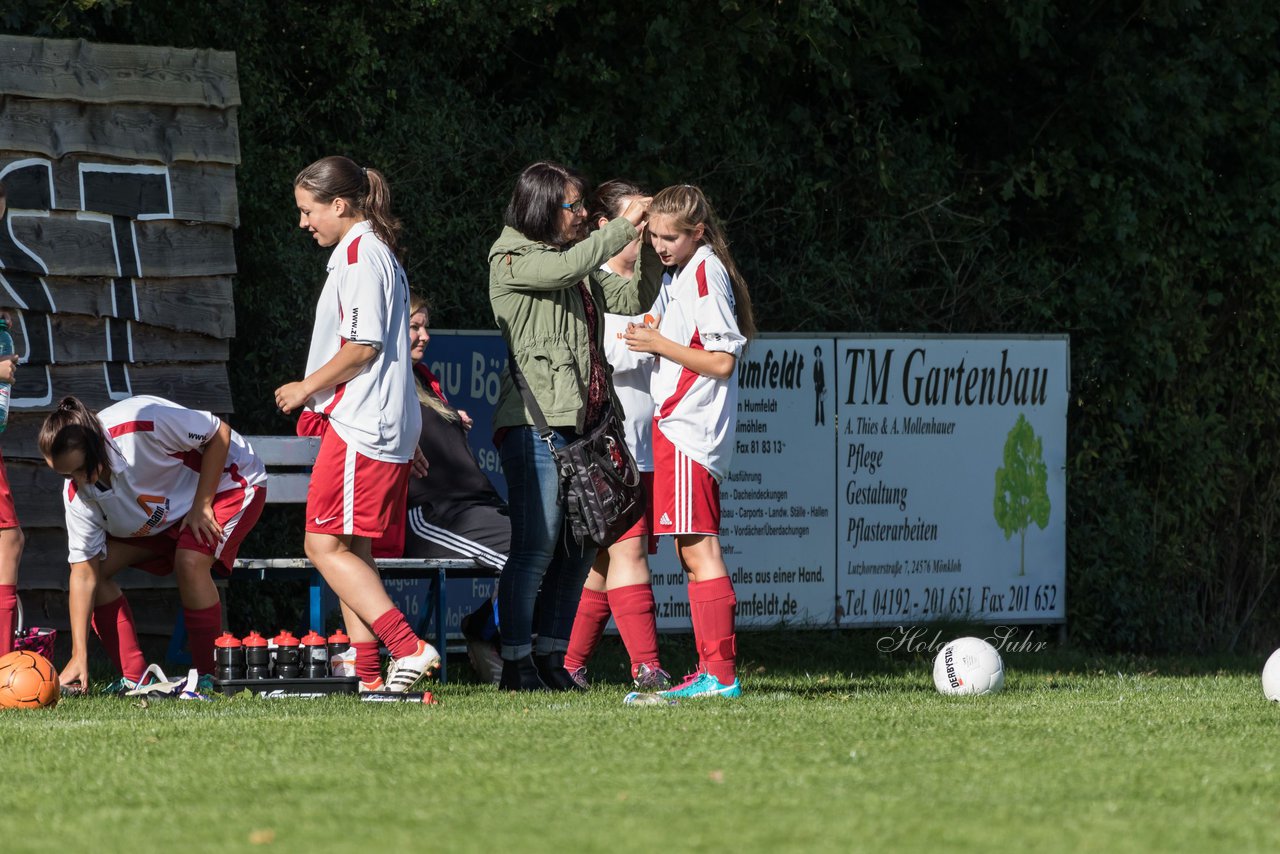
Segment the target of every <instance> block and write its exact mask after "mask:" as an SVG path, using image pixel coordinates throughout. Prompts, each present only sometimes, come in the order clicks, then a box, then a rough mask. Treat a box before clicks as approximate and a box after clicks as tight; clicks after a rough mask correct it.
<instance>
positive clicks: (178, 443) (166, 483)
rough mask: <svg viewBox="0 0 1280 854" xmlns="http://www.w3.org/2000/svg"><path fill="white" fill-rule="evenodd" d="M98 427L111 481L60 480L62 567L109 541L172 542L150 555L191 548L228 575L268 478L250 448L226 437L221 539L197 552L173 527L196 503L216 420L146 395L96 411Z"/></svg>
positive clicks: (217, 506) (101, 550)
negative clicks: (79, 482)
mask: <svg viewBox="0 0 1280 854" xmlns="http://www.w3.org/2000/svg"><path fill="white" fill-rule="evenodd" d="M98 421H99V422H100V423H101V424H102V427H103V430H104V431H105V432H106V434H107V436H108V437H109V441H108V442H107V458H108V465H109V467H110V469H111V477H110V483H109V485H107V486H106V487H103V486H100V485H99V484H87V485H86V486H85V487H83V488H80V489H78V488H76V486H75V484H74V483H73V482H72V481H71V480H70V479H68V480H67V482H66V487H65V489H64V490H63V506H64V508H65V511H66V524H67V544H68V555H67V560H68V562H69V563H83V562H85V561H89V560H92V559H93V558H95V557H99V556H101V555H104V554H106V552H107V549H108V542H107V541H108V538H110V539H112V540H126V541H129V540H138V541H142V542H145V541H146V538H148V537H162V538H163V539H164V540H172V541H174V542H173V543H162V542H161V541H160V540H157V541H155V543H156V548H154V549H152V550H153V551H156V552H158V553H163V552H167V553H169V554H171V553H172V550H173V548H174V546H175V545H176V547H178V548H186V547H192V548H194V549H195V550H198V551H201V552H203V553H205V554H211V555H213V557H214V558H215V560H216V561H217V562H218V563H219V564H222V568H223V569H224V570H228V571H229V567H230V565H231V563H232V562H233V561H234V559H235V551H236V549H238V547H239V544H240V542H241V541H242V540H243V539H244V536H245V535H246V534H247V533H248V531H249V529H250V528H251V527H252V526H253V522H254V521H256V520H257V516H258V513H260V512H261V507H262V503H263V502H264V501H265V500H266V493H265V486H266V479H267V473H266V469H265V467H264V466H263V464H262V460H261V459H259V458H258V456H257V455H256V454H254V452H253V448H251V447H250V446H249V444H248V443H247V442H245V440H244V438H243V437H241V436H240V434H238V433H236V432H235V431H234V430H233V431H231V445H230V447H229V448H228V450H227V460H226V463H225V464H224V465H223V470H222V475H221V478H220V479H219V481H218V486H217V488H216V489H215V491H214V512H215V516H216V517H217V518H218V521H219V523H220V524H221V525H222V526H223V537H222V539H221V540H220V541H219V542H218V543H213V544H207V545H204V546H199V547H197V546H196V544H195V541H194V536H193V535H191V533H190V532H189V531H186V532H183V536H184V537H189V538H190V541H189V542H187V541H185V540H184V539H182V538H180V537H179V533H178V527H177V526H178V523H179V522H181V521H182V518H183V517H184V516H186V515H187V512H188V511H189V510H191V504H192V501H193V500H194V498H195V493H196V486H197V485H198V484H199V481H200V466H201V463H202V461H203V458H204V457H203V451H202V448H203V446H204V445H205V444H206V443H207V442H208V441H209V440H210V439H211V438H212V437H213V435H214V434H215V433H216V432H217V430H218V428H219V427H220V426H221V425H222V421H221V420H220V419H219V418H218V417H217V416H216V415H213V414H212V413H209V412H203V411H199V410H194V409H187V408H186V407H184V406H179V405H178V404H176V403H173V402H171V401H168V400H164V399H163V398H159V397H151V396H149V395H140V396H138V397H132V398H129V399H128V400H123V401H121V402H119V403H117V404H115V405H113V406H109V407H107V408H106V409H104V410H102V411H101V412H99V413H98ZM162 535H163V536H162ZM146 547H147V548H151V545H150V544H147V545H146ZM169 568H170V569H171V566H170V567H169ZM147 569H149V570H151V571H157V568H153V567H147ZM160 570H161V571H163V569H162V568H160Z"/></svg>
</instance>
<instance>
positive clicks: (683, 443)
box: [625, 184, 755, 697]
mask: <svg viewBox="0 0 1280 854" xmlns="http://www.w3.org/2000/svg"><path fill="white" fill-rule="evenodd" d="M649 237H650V240H652V242H653V247H654V249H656V250H657V252H658V257H659V258H660V259H661V260H662V263H663V264H664V265H675V267H676V273H675V279H674V280H673V281H672V283H671V285H670V300H669V302H668V303H667V305H666V311H665V313H664V314H663V316H662V320H661V324H660V326H659V327H658V328H657V329H655V328H653V327H652V326H649V325H638V324H632V325H630V326H628V327H627V332H626V336H625V337H626V341H627V346H628V347H630V348H631V349H633V350H638V351H640V352H644V353H653V354H654V355H655V356H657V360H656V365H655V369H654V373H653V377H652V383H651V386H650V389H651V391H652V394H653V400H654V404H655V406H656V409H655V412H654V421H653V425H654V426H653V467H654V476H653V517H654V529H653V532H654V534H655V535H657V536H661V535H663V534H671V535H673V536H674V537H675V542H676V554H677V555H678V556H679V558H680V563H681V565H682V566H683V567H684V570H685V572H686V573H687V574H688V576H689V612H690V616H691V617H692V619H693V635H694V640H695V642H696V643H697V647H698V669H697V670H696V671H695V672H694V673H692V674H690V676H689V677H688V678H686V679H685V680H684V682H683V683H681V684H680V685H677V686H675V687H674V688H672V689H670V690H669V691H667V692H665V693H666V695H667V696H672V697H710V696H720V697H736V696H738V695H739V694H740V693H741V688H740V686H739V684H738V679H737V674H736V672H735V663H736V658H737V638H736V634H735V631H734V608H735V607H736V605H737V598H736V597H735V596H734V592H733V582H732V581H731V580H730V578H729V571H728V569H727V567H726V566H725V563H724V558H723V556H722V555H721V552H720V481H721V480H723V479H724V476H725V475H726V474H728V471H729V461H730V458H731V456H732V454H733V431H734V421H735V415H736V412H737V403H738V402H737V392H738V382H737V365H738V356H739V355H740V354H741V353H742V350H743V348H744V347H745V346H746V343H747V340H748V339H749V338H750V337H751V336H752V335H753V334H754V333H755V323H754V320H753V318H752V314H751V299H750V297H749V295H748V293H747V286H746V283H745V282H744V281H743V279H742V276H741V275H740V274H739V273H738V271H737V267H736V266H735V264H734V263H733V258H732V257H731V256H730V255H729V250H728V245H727V244H726V242H725V239H724V232H723V231H722V229H721V227H720V224H719V221H718V220H717V219H716V217H715V212H714V211H713V210H712V208H711V205H710V203H709V202H708V201H707V199H706V197H705V196H704V195H703V194H702V191H701V190H699V189H698V188H697V187H693V186H690V185H688V184H683V185H681V186H678V187H668V188H667V189H665V190H663V191H662V192H660V193H659V194H658V195H657V196H655V197H654V199H653V204H652V206H651V207H650V209H649Z"/></svg>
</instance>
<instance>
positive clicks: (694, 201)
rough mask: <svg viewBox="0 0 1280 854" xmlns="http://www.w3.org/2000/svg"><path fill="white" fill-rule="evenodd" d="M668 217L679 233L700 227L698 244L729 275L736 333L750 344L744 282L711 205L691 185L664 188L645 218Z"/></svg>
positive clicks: (751, 321) (751, 324)
mask: <svg viewBox="0 0 1280 854" xmlns="http://www.w3.org/2000/svg"><path fill="white" fill-rule="evenodd" d="M659 215H661V216H666V217H670V218H671V221H672V224H673V225H674V226H675V227H676V229H677V230H679V231H685V232H688V231H693V230H694V229H695V228H696V227H697V226H699V225H701V226H702V241H703V242H704V243H705V244H707V245H708V246H710V247H711V251H712V252H714V253H716V257H717V258H719V259H720V263H721V264H723V265H724V269H725V272H727V273H728V274H729V283H730V285H731V286H732V288H733V309H734V314H736V315H737V320H738V331H739V332H741V333H742V337H744V338H746V339H747V340H748V341H750V340H751V339H752V338H754V337H755V335H756V319H755V313H754V312H753V311H752V310H751V294H750V292H748V290H747V280H746V279H744V278H742V274H741V273H739V272H738V265H737V264H735V263H734V261H733V256H732V255H731V254H729V240H728V238H727V237H725V233H724V226H723V225H721V224H720V218H719V217H717V216H716V212H715V209H714V208H712V207H711V202H710V201H708V200H707V197H706V195H705V194H704V193H703V192H702V190H701V189H699V188H698V187H695V186H693V185H692V184H681V185H679V186H677V187H667V188H666V189H665V190H662V191H661V192H659V193H658V195H656V196H654V197H653V203H652V204H651V205H649V216H650V217H654V216H659Z"/></svg>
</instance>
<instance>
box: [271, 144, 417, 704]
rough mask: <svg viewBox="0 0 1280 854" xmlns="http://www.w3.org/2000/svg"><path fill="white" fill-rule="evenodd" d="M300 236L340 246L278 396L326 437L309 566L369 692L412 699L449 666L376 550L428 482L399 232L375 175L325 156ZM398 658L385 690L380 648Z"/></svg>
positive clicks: (314, 492) (303, 177) (301, 185)
mask: <svg viewBox="0 0 1280 854" xmlns="http://www.w3.org/2000/svg"><path fill="white" fill-rule="evenodd" d="M293 195H294V201H295V202H296V203H297V205H298V211H299V214H300V217H299V220H298V226H299V228H302V229H303V230H305V231H307V232H308V233H310V234H311V235H312V237H313V238H314V239H315V241H316V243H318V244H320V245H321V246H324V247H326V248H328V247H332V248H333V251H332V253H331V254H330V255H329V262H328V269H329V277H328V279H326V280H325V284H324V290H323V291H321V293H320V301H319V303H318V304H317V306H316V322H315V327H314V328H313V331H312V334H311V351H310V353H309V354H308V356H307V370H306V374H305V376H304V377H303V379H301V380H298V381H296V382H290V383H285V384H284V385H282V386H280V388H278V389H276V393H275V399H276V406H278V407H279V408H280V411H281V412H285V413H289V412H294V411H297V410H303V413H302V417H301V418H300V419H299V432H306V433H308V434H313V435H314V434H319V435H321V437H322V438H321V440H320V451H319V453H318V454H317V456H316V462H315V466H314V467H313V468H312V472H311V486H310V490H309V492H308V494H307V522H306V537H305V540H304V545H305V548H306V552H307V557H308V558H310V559H311V562H312V563H313V564H315V567H316V569H317V570H319V572H320V574H321V575H322V576H324V580H325V582H326V583H327V584H328V585H329V587H331V588H332V589H333V591H334V592H335V593H337V594H338V600H339V604H340V605H341V607H342V616H343V620H344V622H345V623H346V627H347V633H348V634H349V635H350V636H351V641H352V646H354V647H355V648H356V651H357V658H356V675H357V676H359V677H360V688H361V690H363V691H374V690H380V689H384V688H385V689H386V690H389V691H395V692H404V691H407V690H408V689H409V687H410V686H411V685H412V684H413V683H414V682H416V681H418V679H419V678H420V677H422V676H424V675H426V674H427V673H429V672H430V671H433V670H435V669H436V668H437V667H438V666H439V665H440V653H439V652H437V651H436V649H435V647H433V646H431V644H429V643H427V642H426V641H424V640H422V639H421V638H419V637H418V636H417V634H415V633H414V631H413V629H412V628H410V626H409V624H408V622H407V621H406V620H405V618H404V614H403V613H401V611H400V609H398V608H396V607H395V606H394V605H393V604H392V602H391V598H390V597H389V596H388V595H387V592H386V590H385V588H384V587H383V585H382V579H381V578H380V577H379V576H378V572H377V569H376V567H375V564H374V562H373V553H372V544H373V541H374V540H376V539H378V538H379V537H381V536H382V535H383V534H384V533H386V532H387V530H388V529H390V528H391V527H393V526H394V525H397V524H403V522H402V520H403V516H404V513H405V495H406V490H407V488H408V483H409V474H410V469H411V468H413V469H414V471H416V473H418V474H420V475H425V474H426V472H427V466H426V460H425V459H424V458H423V457H422V453H421V451H419V450H418V433H419V430H420V428H421V415H420V411H419V404H418V398H417V394H416V393H415V391H414V380H413V361H412V358H411V356H410V353H409V281H408V278H407V277H406V276H405V272H404V267H402V266H401V264H400V259H399V254H400V253H399V243H398V239H399V232H400V223H399V221H398V220H396V218H395V217H394V216H392V214H391V190H390V188H389V187H388V186H387V181H386V179H385V178H384V177H383V176H382V173H380V172H379V171H378V170H376V169H369V168H365V167H361V166H359V165H357V164H356V162H355V161H354V160H351V159H350V158H347V157H325V158H322V159H320V160H317V161H316V162H315V163H312V164H311V165H310V166H308V167H307V168H305V169H303V170H302V171H301V172H299V173H298V176H297V177H296V178H295V179H294V182H293ZM380 642H381V643H382V644H385V645H386V647H387V649H388V650H390V652H391V657H392V660H391V664H390V666H389V669H388V671H387V674H386V678H385V681H384V678H383V675H382V673H381V668H380V667H379V663H378V654H377V650H378V645H379V643H380Z"/></svg>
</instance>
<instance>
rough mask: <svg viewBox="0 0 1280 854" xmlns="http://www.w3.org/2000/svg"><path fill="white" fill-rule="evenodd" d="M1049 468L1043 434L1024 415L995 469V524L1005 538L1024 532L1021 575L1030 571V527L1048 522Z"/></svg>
mask: <svg viewBox="0 0 1280 854" xmlns="http://www.w3.org/2000/svg"><path fill="white" fill-rule="evenodd" d="M1048 482H1049V470H1048V468H1046V466H1045V464H1044V454H1043V449H1042V447H1041V442H1040V437H1039V436H1037V435H1036V431H1035V430H1033V429H1032V428H1031V422H1029V421H1027V417H1026V416H1025V415H1022V414H1019V415H1018V422H1017V423H1016V424H1014V425H1013V429H1012V430H1010V431H1009V436H1008V438H1007V439H1005V442H1004V465H1003V466H1001V467H1000V468H998V469H996V497H995V502H994V503H995V517H996V524H998V525H999V526H1000V530H1001V531H1004V538H1005V539H1006V540H1007V539H1009V538H1011V537H1012V536H1013V535H1014V533H1015V532H1017V533H1019V534H1021V535H1022V543H1021V555H1020V556H1019V559H1018V575H1026V574H1027V528H1028V527H1029V526H1030V525H1031V523H1032V522H1035V523H1036V524H1037V525H1039V526H1040V530H1042V531H1043V530H1044V528H1045V526H1046V525H1048V524H1049V489H1048Z"/></svg>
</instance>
